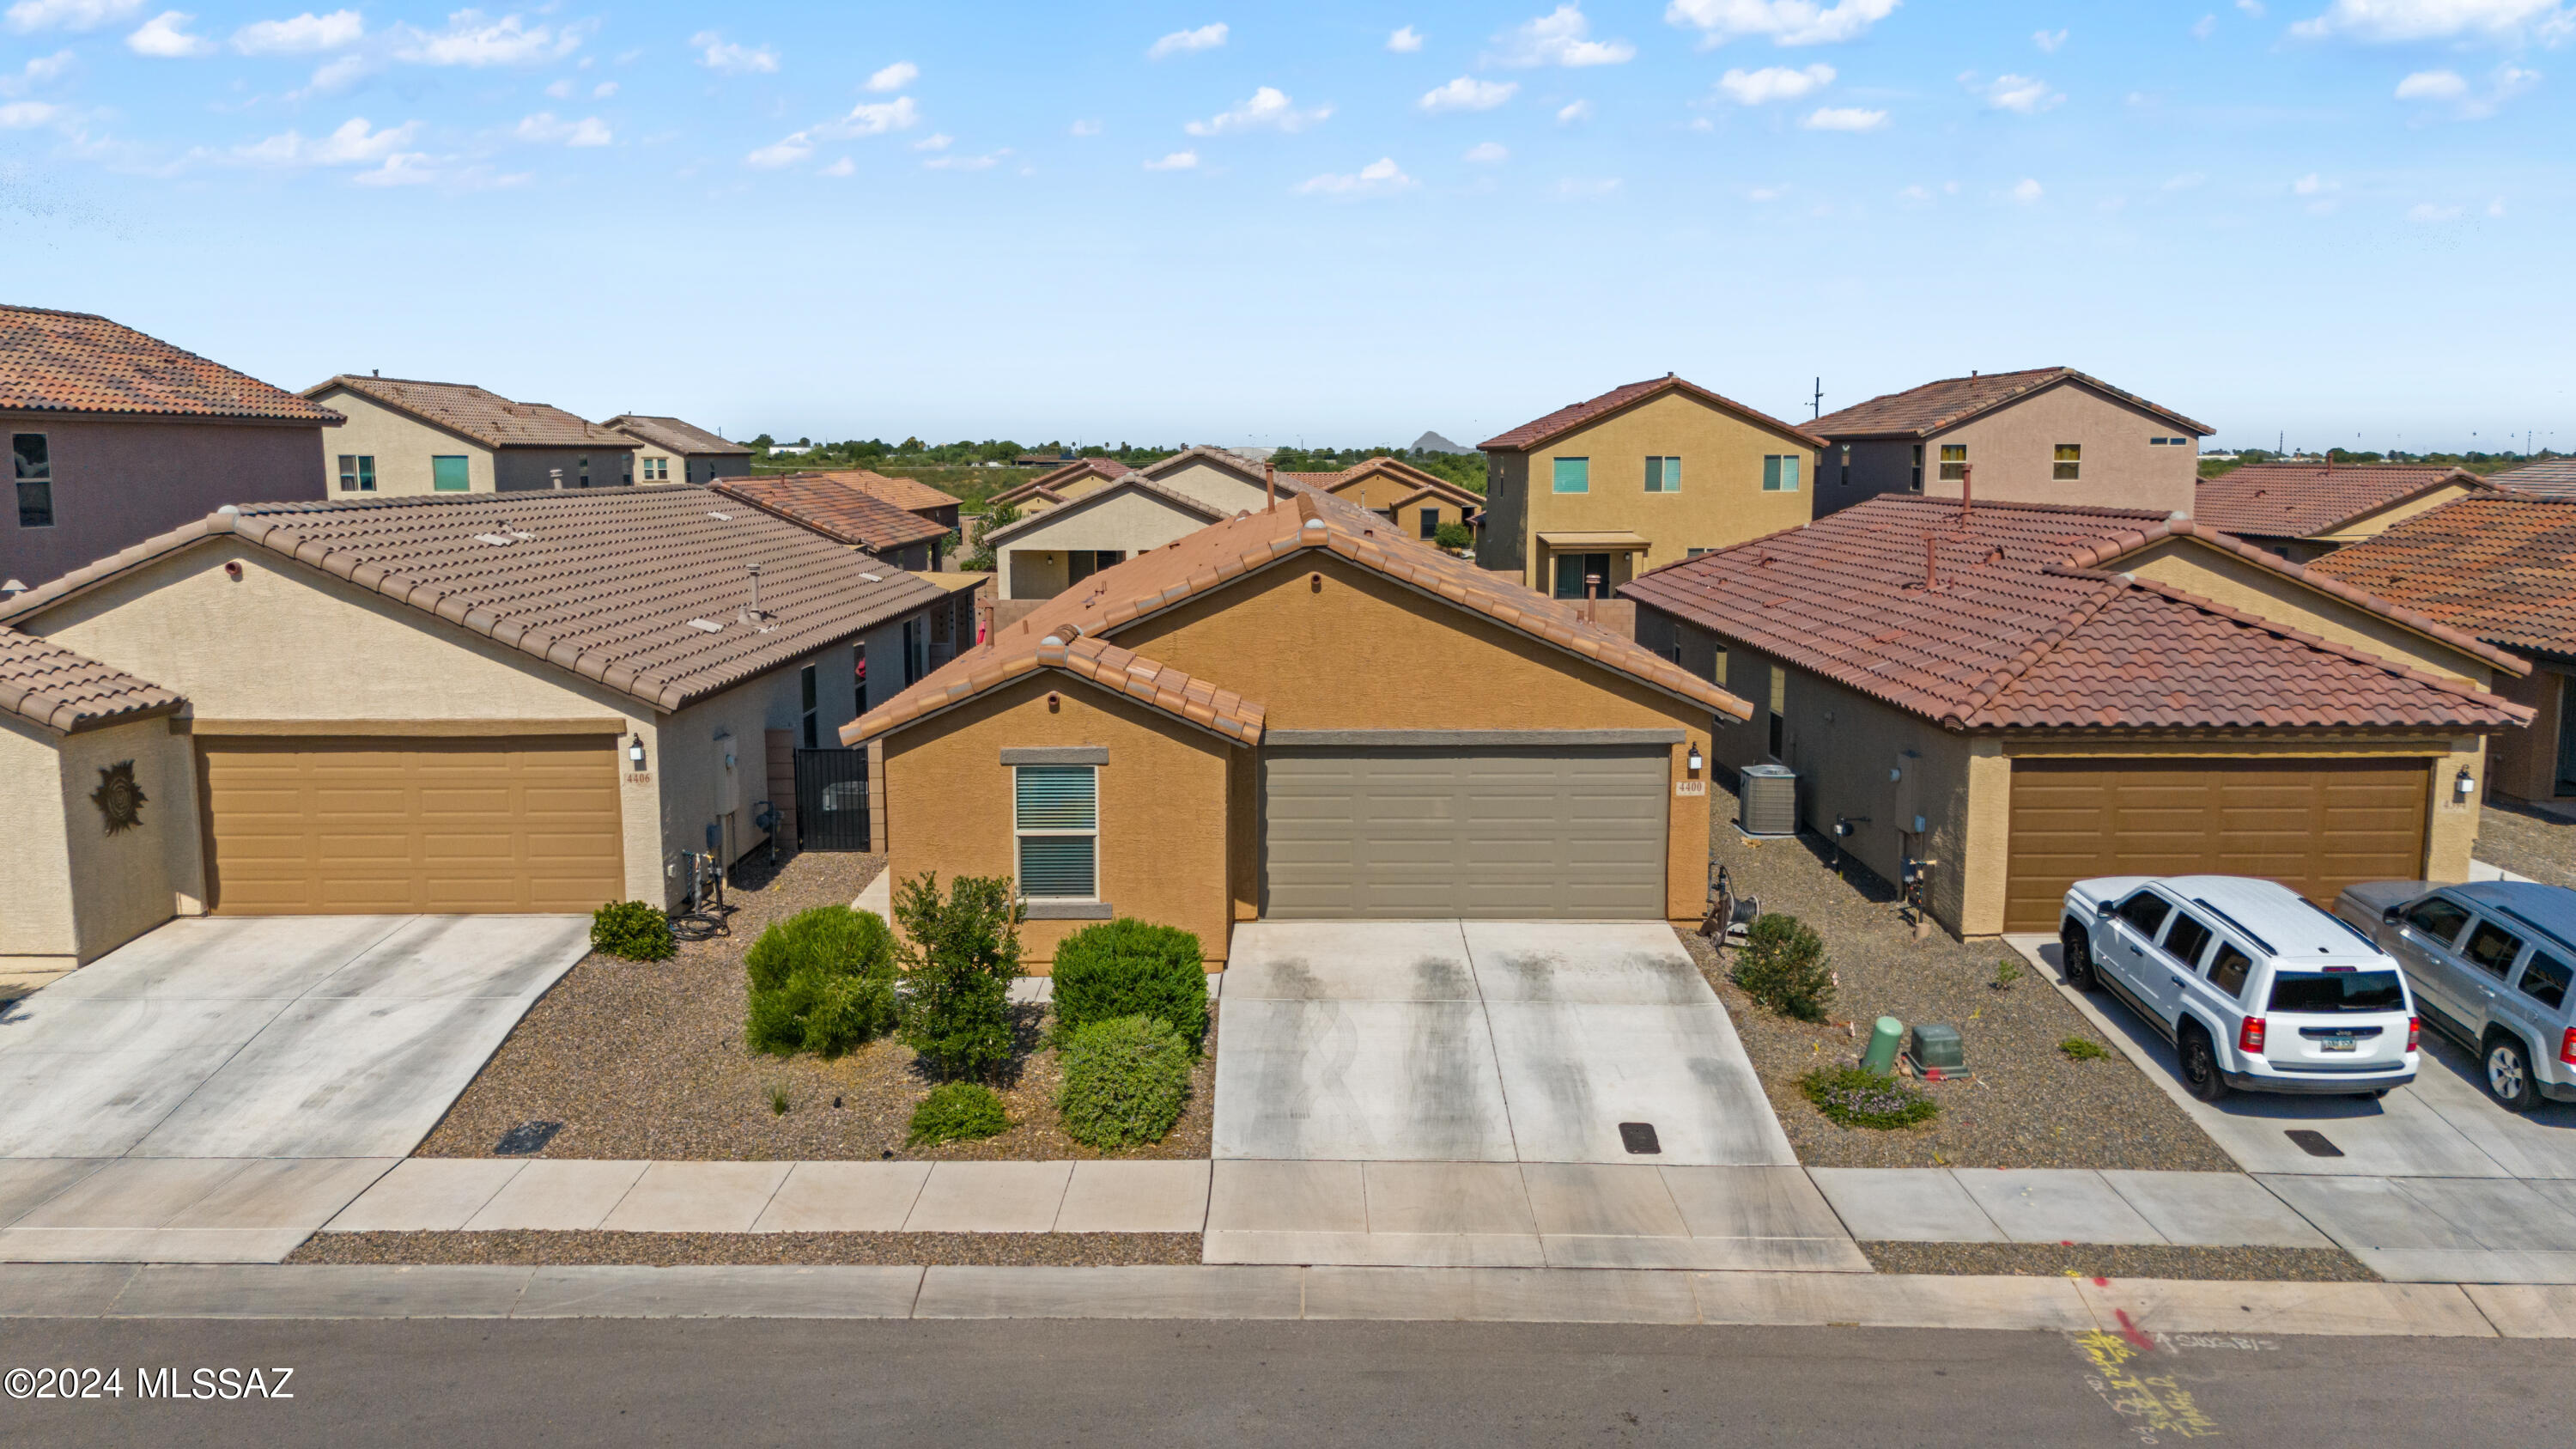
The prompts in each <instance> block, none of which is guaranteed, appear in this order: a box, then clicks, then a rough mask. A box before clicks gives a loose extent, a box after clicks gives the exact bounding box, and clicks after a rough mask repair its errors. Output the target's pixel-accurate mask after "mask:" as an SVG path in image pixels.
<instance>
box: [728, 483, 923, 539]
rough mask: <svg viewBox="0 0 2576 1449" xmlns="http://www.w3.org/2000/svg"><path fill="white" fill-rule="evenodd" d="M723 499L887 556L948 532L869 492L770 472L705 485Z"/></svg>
mask: <svg viewBox="0 0 2576 1449" xmlns="http://www.w3.org/2000/svg"><path fill="white" fill-rule="evenodd" d="M708 486H709V487H711V488H713V489H714V490H715V491H716V492H718V493H720V494H723V495H724V496H725V497H728V498H736V499H740V500H741V501H742V502H745V503H748V504H750V505H751V506H752V507H754V508H761V509H766V510H768V511H769V512H771V513H774V514H777V515H778V516H779V517H781V518H784V519H786V520H787V521H788V522H790V523H794V524H799V525H802V526H803V527H806V528H810V529H812V530H814V531H815V532H816V533H819V534H821V535H823V536H824V537H825V538H828V539H831V540H833V541H835V542H838V543H845V544H848V545H849V546H851V547H852V548H864V549H867V550H869V551H870V552H872V553H892V552H894V551H895V550H897V549H900V548H909V547H911V546H912V545H913V544H916V543H928V542H929V541H931V540H932V539H934V538H945V537H946V536H947V535H948V528H947V525H945V524H940V523H934V522H932V521H931V520H929V519H927V518H924V517H922V516H921V515H920V514H918V513H909V512H906V511H905V510H903V509H900V508H897V507H895V506H894V505H893V504H891V503H888V502H886V501H885V500H884V499H882V498H879V497H877V496H876V495H874V494H872V493H867V492H864V491H862V490H860V489H858V488H854V487H852V486H850V485H849V484H847V483H842V482H838V481H836V480H834V479H830V478H825V477H822V476H820V475H818V474H813V473H771V474H762V475H760V476H758V477H751V478H719V479H717V480H716V481H715V482H714V483H712V484H710V485H708Z"/></svg>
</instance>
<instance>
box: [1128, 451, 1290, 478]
mask: <svg viewBox="0 0 2576 1449" xmlns="http://www.w3.org/2000/svg"><path fill="white" fill-rule="evenodd" d="M1192 463H1213V464H1215V465H1216V466H1218V467H1220V468H1223V469H1225V470H1227V471H1229V472H1231V473H1233V474H1234V475H1235V476H1237V477H1239V478H1249V479H1251V480H1252V481H1253V482H1255V483H1258V482H1260V481H1261V468H1262V465H1261V464H1259V463H1257V462H1254V461H1253V460H1252V459H1250V458H1247V457H1245V456H1243V455H1242V454H1241V453H1238V452H1236V451H1234V450H1233V449H1232V448H1220V447H1218V446H1216V445H1215V444H1214V443H1200V444H1198V445H1196V446H1195V447H1188V448H1183V449H1182V450H1180V451H1179V452H1177V453H1174V454H1172V455H1171V456H1170V457H1167V458H1157V459H1155V460H1154V461H1153V462H1151V463H1147V464H1145V465H1144V466H1143V467H1141V468H1138V469H1137V470H1136V471H1137V472H1139V473H1142V474H1144V475H1145V476H1146V477H1148V478H1160V477H1162V476H1163V475H1164V474H1166V473H1177V472H1179V471H1181V470H1182V469H1183V468H1186V467H1188V466H1189V465H1190V464H1192Z"/></svg>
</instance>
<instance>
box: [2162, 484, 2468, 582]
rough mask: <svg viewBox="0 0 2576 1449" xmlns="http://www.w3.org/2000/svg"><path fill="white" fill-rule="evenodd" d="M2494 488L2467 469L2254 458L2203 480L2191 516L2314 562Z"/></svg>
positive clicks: (2291, 557)
mask: <svg viewBox="0 0 2576 1449" xmlns="http://www.w3.org/2000/svg"><path fill="white" fill-rule="evenodd" d="M2493 488H2494V485H2492V484H2490V483H2488V482H2487V480H2485V479H2484V478H2481V477H2479V476H2478V475H2477V474H2475V473H2472V472H2470V471H2469V470H2467V469H2466V468H2445V467H2435V466H2417V465H2414V464H2409V463H2346V464H2343V465H2341V466H2337V465H2336V464H2334V463H2332V462H2323V463H2248V464H2246V465H2244V466H2243V467H2240V468H2231V469H2229V470H2227V471H2226V472H2224V473H2221V474H2219V475H2218V476H2217V477H2215V478H2203V479H2201V480H2200V489H2199V493H2198V495H2197V496H2196V498H2195V499H2194V501H2193V503H2192V507H2191V516H2192V517H2193V518H2195V519H2197V520H2199V521H2200V522H2202V523H2206V524H2208V525H2209V526H2210V527H2212V528H2218V529H2224V530H2226V531H2227V532H2229V533H2232V534H2234V535H2236V536H2237V537H2238V538H2241V539H2243V540H2245V541H2246V542H2247V543H2250V544H2254V545H2256V546H2258V547H2261V548H2265V549H2269V550H2270V551H2272V552H2273V553H2277V554H2279V555H2280V556H2281V557H2283V558H2285V559H2288V560H2289V561H2290V562H2292V563H2314V562H2315V561H2317V560H2318V559H2320V558H2323V557H2325V556H2326V555H2328V554H2331V553H2333V552H2334V551H2335V550H2336V549H2339V548H2343V547H2345V546H2347V545H2350V544H2354V543H2358V542H2360V541H2361V540H2363V539H2366V538H2371V537H2374V536H2376V535H2378V534H2379V533H2380V532H2382V531H2383V530H2385V529H2387V528H2389V527H2391V526H2392V525H2395V524H2398V523H2402V522H2404V521H2406V520H2407V519H2409V518H2413V517H2415V516H2417V515H2418V514H2422V513H2426V512H2429V511H2430V510H2432V509H2436V508H2439V507H2441V506H2442V505H2443V504H2445V503H2448V502H2450V501H2451V500H2452V499H2454V498H2465V497H2467V496H2469V495H2470V494H2473V493H2487V492H2492V491H2493Z"/></svg>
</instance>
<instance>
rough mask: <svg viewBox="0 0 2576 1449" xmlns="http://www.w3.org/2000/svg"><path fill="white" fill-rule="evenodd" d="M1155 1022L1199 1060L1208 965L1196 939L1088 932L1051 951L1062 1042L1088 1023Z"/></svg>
mask: <svg viewBox="0 0 2576 1449" xmlns="http://www.w3.org/2000/svg"><path fill="white" fill-rule="evenodd" d="M1121 1016H1151V1017H1158V1018H1160V1019H1161V1020H1162V1021H1163V1022H1164V1023H1165V1024H1166V1025H1168V1026H1169V1027H1170V1028H1171V1029H1172V1030H1173V1031H1176V1032H1178V1033H1180V1037H1181V1040H1182V1041H1183V1042H1185V1043H1187V1044H1188V1046H1189V1048H1190V1051H1191V1052H1192V1054H1196V1053H1197V1051H1198V1049H1199V1043H1200V1042H1202V1041H1203V1040H1205V1039H1206V1037H1207V1024H1208V1007H1207V965H1206V958H1205V956H1204V954H1203V953H1202V952H1201V950H1200V948H1199V938H1198V937H1196V936H1194V935H1191V934H1190V933H1189V932H1187V931H1184V930H1181V929H1179V928H1178V927H1174V926H1157V925H1155V924H1153V923H1152V922H1150V921H1124V920H1122V921H1103V922H1101V923H1100V924H1099V925H1096V926H1085V927H1083V928H1082V929H1081V930H1079V931H1076V932H1074V933H1073V934H1072V935H1070V936H1067V937H1065V938H1064V944H1062V945H1060V946H1058V947H1056V948H1055V1030H1056V1038H1057V1040H1058V1041H1059V1042H1065V1041H1070V1040H1072V1038H1073V1036H1074V1034H1075V1033H1077V1032H1079V1031H1081V1030H1082V1029H1083V1028H1084V1027H1086V1026H1089V1025H1091V1024H1092V1023H1093V1022H1098V1021H1108V1020H1111V1019H1113V1018H1115V1017H1121Z"/></svg>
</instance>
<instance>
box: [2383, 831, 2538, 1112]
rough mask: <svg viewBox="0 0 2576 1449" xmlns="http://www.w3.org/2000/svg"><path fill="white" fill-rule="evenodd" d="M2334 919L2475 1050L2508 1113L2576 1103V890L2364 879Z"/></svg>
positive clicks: (2431, 1015)
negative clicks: (2386, 958) (2574, 999)
mask: <svg viewBox="0 0 2576 1449" xmlns="http://www.w3.org/2000/svg"><path fill="white" fill-rule="evenodd" d="M2335 913H2336V914H2338V915H2340V916H2342V917H2343V918H2344V919H2345V920H2347V921H2350V922H2352V923H2353V924H2354V925H2356V926H2359V927H2361V928H2362V929H2364V930H2366V931H2369V932H2370V933H2371V934H2372V935H2373V936H2374V937H2375V938H2376V939H2377V940H2378V941H2379V943H2380V945H2382V946H2384V947H2386V948H2387V950H2388V954H2390V955H2392V956H2394V957H2396V958H2397V962H2398V964H2399V965H2400V966H2402V967H2404V968H2405V970H2406V978H2407V980H2408V982H2409V983H2411V984H2412V985H2413V986H2414V988H2415V1000H2416V1001H2417V1002H2418V1003H2419V1004H2420V1005H2421V1006H2422V1007H2423V1011H2424V1016H2425V1018H2426V1019H2427V1020H2429V1021H2431V1022H2432V1023H2433V1025H2434V1026H2436V1027H2438V1028H2440V1029H2441V1030H2442V1031H2444V1032H2446V1033H2448V1034H2450V1035H2451V1036H2454V1037H2457V1038H2459V1040H2460V1041H2461V1043H2462V1044H2464V1045H2466V1046H2468V1047H2469V1048H2471V1049H2472V1050H2474V1051H2476V1052H2477V1054H2478V1065H2479V1068H2480V1070H2479V1073H2478V1076H2479V1078H2480V1080H2481V1081H2482V1082H2484V1083H2485V1086H2486V1089H2487V1095H2488V1096H2490V1097H2493V1098H2495V1100H2496V1101H2497V1102H2498V1103H2499V1104H2501V1105H2502V1106H2503V1107H2504V1108H2505V1109H2506V1110H2507V1111H2512V1112H2523V1111H2528V1110H2530V1109H2531V1108H2532V1107H2533V1106H2534V1105H2536V1104H2537V1103H2538V1102H2539V1101H2540V1100H2541V1099H2542V1098H2544V1097H2545V1098H2547V1099H2549V1100H2550V1101H2553V1102H2576V1021H2571V1020H2570V1014H2569V1007H2570V1005H2571V1003H2570V1002H2569V1000H2568V996H2569V994H2570V993H2569V990H2568V983H2569V979H2570V977H2571V976H2576V891H2571V890H2568V889H2566V888H2564V887H2562V886H2552V885H2541V884H2539V883H2538V882H2536V881H2481V882H2479V883H2477V884H2474V885H2450V886H2436V885H2434V884H2433V883H2432V882H2430V881H2420V880H2387V881H2367V882H2364V883H2363V884H2360V885H2356V886H2351V887H2348V888H2346V889H2345V891H2344V893H2343V895H2342V896H2341V897H2339V898H2338V899H2337V900H2336V901H2335Z"/></svg>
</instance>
